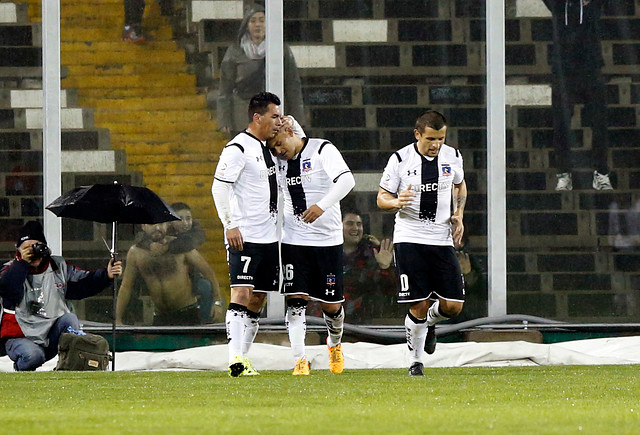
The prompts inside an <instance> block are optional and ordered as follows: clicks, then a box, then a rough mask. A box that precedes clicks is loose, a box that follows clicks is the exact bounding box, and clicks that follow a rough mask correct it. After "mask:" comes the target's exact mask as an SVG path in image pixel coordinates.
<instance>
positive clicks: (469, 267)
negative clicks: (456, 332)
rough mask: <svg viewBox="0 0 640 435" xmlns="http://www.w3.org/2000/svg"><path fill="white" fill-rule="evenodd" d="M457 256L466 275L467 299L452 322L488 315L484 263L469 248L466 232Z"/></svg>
mask: <svg viewBox="0 0 640 435" xmlns="http://www.w3.org/2000/svg"><path fill="white" fill-rule="evenodd" d="M455 248H456V257H457V258H458V263H459V264H460V271H461V272H462V275H463V276H464V290H465V299H464V306H463V307H462V311H461V312H460V314H458V315H457V316H456V317H454V318H453V319H451V323H460V322H464V321H467V320H473V319H477V318H480V317H487V300H488V297H489V294H488V284H487V276H486V271H485V267H484V264H482V262H481V261H480V260H479V259H478V257H477V256H476V255H474V254H472V253H471V252H470V250H469V238H468V237H467V235H466V234H464V235H463V236H462V241H461V242H460V243H459V244H456V246H455Z"/></svg>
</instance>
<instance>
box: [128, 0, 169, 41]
mask: <svg viewBox="0 0 640 435" xmlns="http://www.w3.org/2000/svg"><path fill="white" fill-rule="evenodd" d="M158 4H159V5H160V9H161V10H162V15H165V16H168V15H171V14H172V13H173V0H158ZM144 7H145V0H124V29H122V40H123V41H125V42H136V43H143V42H146V41H147V38H146V37H145V36H144V34H143V33H142V16H143V15H144Z"/></svg>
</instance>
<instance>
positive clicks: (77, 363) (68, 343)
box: [55, 332, 111, 371]
mask: <svg viewBox="0 0 640 435" xmlns="http://www.w3.org/2000/svg"><path fill="white" fill-rule="evenodd" d="M110 360H111V354H110V353H109V343H108V342H107V340H106V339H105V338H104V337H102V336H100V335H95V334H85V335H77V334H71V333H68V332H65V333H63V334H62V335H61V336H60V344H59V345H58V364H57V365H56V368H55V370H73V371H99V370H107V368H108V367H109V361H110Z"/></svg>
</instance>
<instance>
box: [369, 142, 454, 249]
mask: <svg viewBox="0 0 640 435" xmlns="http://www.w3.org/2000/svg"><path fill="white" fill-rule="evenodd" d="M462 181H464V169H463V165H462V155H461V154H460V152H459V151H458V150H456V149H455V148H452V147H450V146H447V145H442V148H440V153H439V154H438V156H437V157H434V158H431V157H425V156H423V155H422V154H420V152H419V151H418V148H417V145H416V144H415V143H413V144H411V145H407V146H405V147H403V148H401V149H400V150H398V151H396V152H395V153H393V154H392V155H391V157H390V158H389V162H388V163H387V166H386V167H385V169H384V172H383V174H382V179H381V180H380V187H381V188H383V189H384V190H386V191H388V192H390V193H393V194H398V193H400V191H402V190H406V189H407V187H408V186H409V185H411V190H413V191H414V192H415V194H416V196H415V198H414V200H413V202H412V203H411V204H410V205H408V206H406V207H404V208H403V209H402V210H399V211H398V212H397V213H396V218H395V227H394V230H393V242H394V243H401V242H409V243H422V244H425V245H438V246H449V245H451V246H452V245H453V237H452V234H451V221H450V219H451V213H452V207H453V204H452V189H453V185H454V184H460V183H462Z"/></svg>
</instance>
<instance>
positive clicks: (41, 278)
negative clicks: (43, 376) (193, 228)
mask: <svg viewBox="0 0 640 435" xmlns="http://www.w3.org/2000/svg"><path fill="white" fill-rule="evenodd" d="M16 249H17V252H16V258H15V259H14V260H11V261H9V262H8V263H5V265H4V267H3V268H2V271H1V272H0V297H1V298H2V304H0V307H3V309H2V312H1V313H0V316H2V317H1V319H2V322H1V327H0V348H1V349H0V350H5V349H6V352H7V354H8V355H9V358H11V360H12V361H13V362H14V364H13V367H14V368H15V369H16V370H17V371H33V370H35V369H37V368H38V367H40V366H41V365H42V364H44V363H45V361H48V360H50V359H51V358H53V357H54V356H56V355H57V354H58V342H59V340H60V335H62V333H63V332H66V331H67V329H68V328H71V329H73V330H76V331H77V330H79V329H80V323H79V321H78V317H76V315H75V314H73V313H72V312H71V311H70V309H69V305H68V302H67V300H71V299H83V298H86V297H89V296H93V295H95V294H97V293H100V292H101V291H102V290H103V289H104V288H106V287H107V286H109V285H110V284H111V283H112V281H113V278H114V277H115V276H116V275H119V274H120V273H121V272H122V263H121V262H120V261H114V260H113V259H111V260H110V261H109V264H108V265H107V267H106V268H104V269H99V270H96V271H91V272H88V271H85V270H82V269H79V268H77V267H75V266H72V265H71V264H68V263H67V262H66V261H65V260H64V258H62V257H58V256H52V255H51V251H50V250H49V248H48V247H47V240H46V238H45V237H44V231H43V229H42V225H41V224H40V223H39V222H37V221H29V222H27V223H26V224H25V225H24V226H23V227H22V228H21V229H20V235H19V238H18V242H17V243H16ZM0 354H1V352H0Z"/></svg>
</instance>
